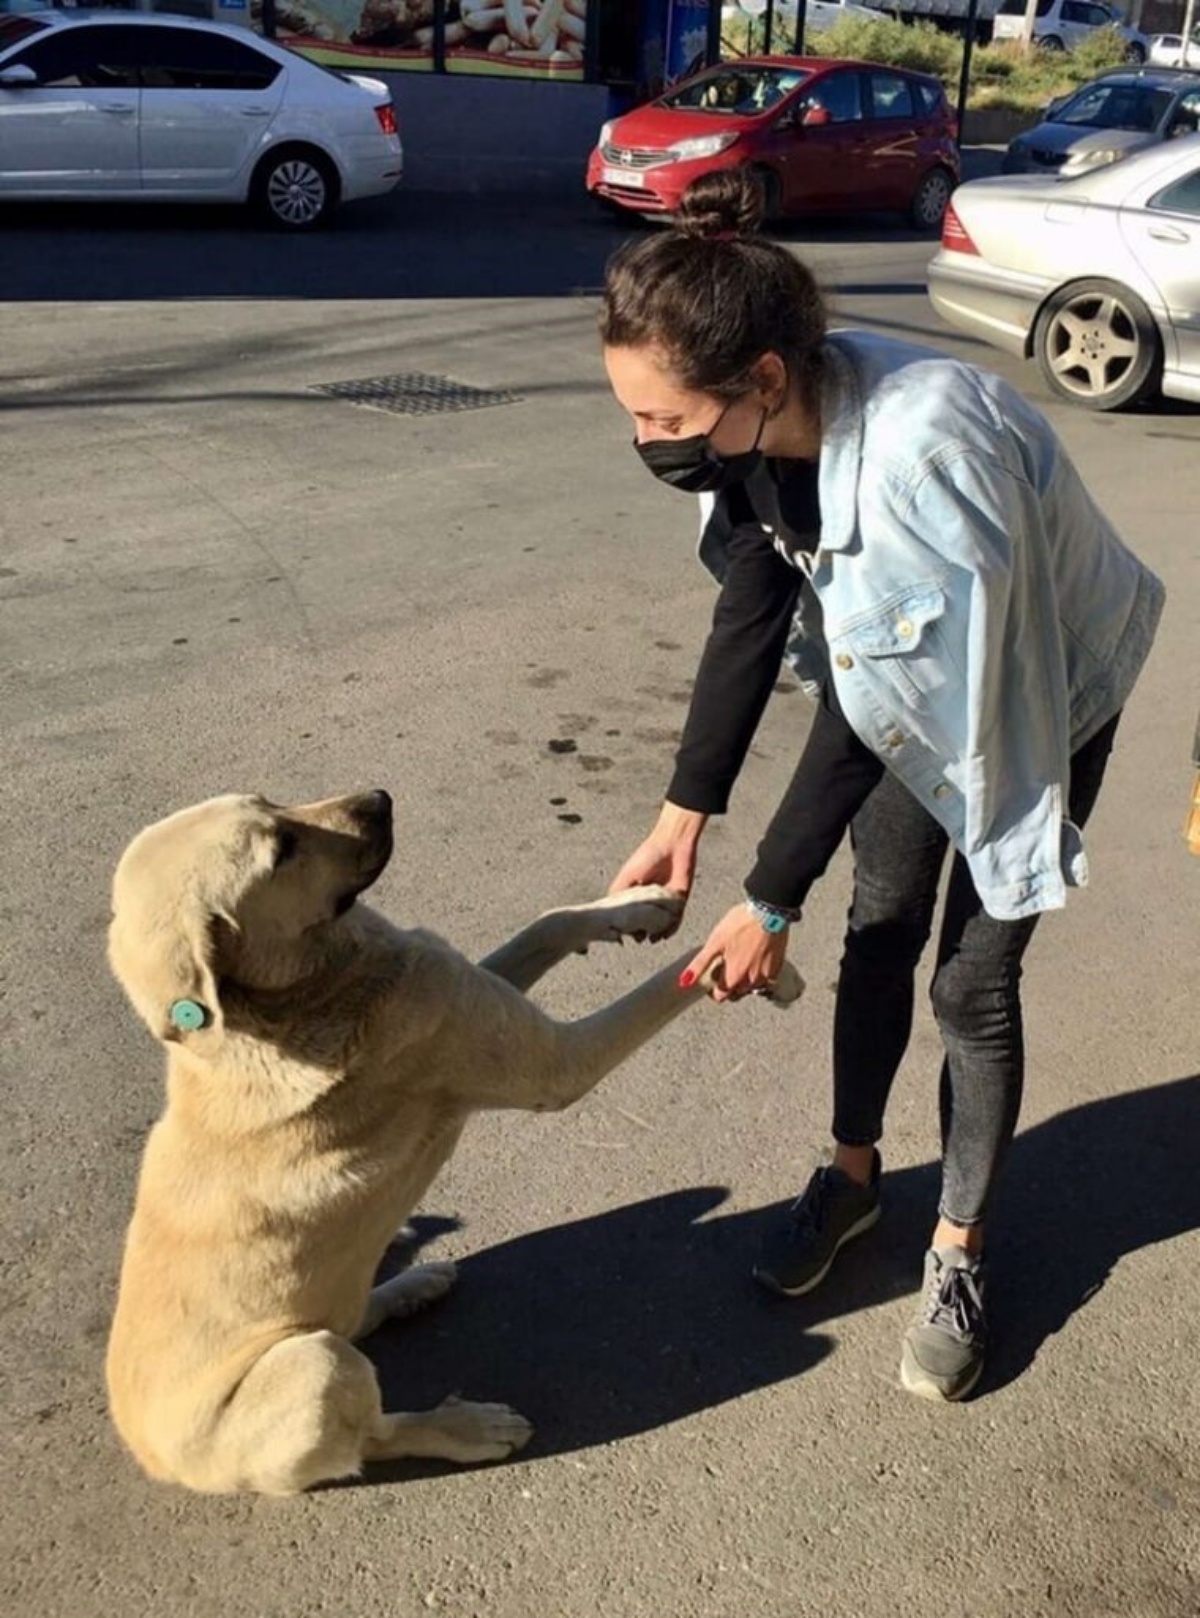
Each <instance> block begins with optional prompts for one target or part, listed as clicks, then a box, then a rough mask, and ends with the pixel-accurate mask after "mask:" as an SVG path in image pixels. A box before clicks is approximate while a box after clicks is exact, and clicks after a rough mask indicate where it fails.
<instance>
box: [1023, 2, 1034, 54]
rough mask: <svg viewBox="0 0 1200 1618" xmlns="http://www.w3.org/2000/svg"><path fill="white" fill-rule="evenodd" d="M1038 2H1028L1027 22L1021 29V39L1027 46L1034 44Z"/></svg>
mask: <svg viewBox="0 0 1200 1618" xmlns="http://www.w3.org/2000/svg"><path fill="white" fill-rule="evenodd" d="M1037 8H1038V0H1027V4H1026V6H1025V21H1024V23H1023V25H1022V28H1021V38H1022V39H1023V40H1024V41H1025V44H1026V45H1032V44H1033V25H1034V23H1035V22H1036V21H1037Z"/></svg>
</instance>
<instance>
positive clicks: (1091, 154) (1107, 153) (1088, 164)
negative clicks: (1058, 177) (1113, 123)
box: [1058, 146, 1126, 175]
mask: <svg viewBox="0 0 1200 1618" xmlns="http://www.w3.org/2000/svg"><path fill="white" fill-rule="evenodd" d="M1125 155H1126V154H1125V149H1124V147H1121V146H1093V147H1090V148H1089V149H1088V150H1087V151H1086V152H1075V153H1073V154H1072V155H1071V156H1070V157H1068V159H1067V161H1066V162H1065V163H1064V164H1063V166H1062V168H1061V169H1059V171H1058V172H1059V173H1060V174H1064V175H1072V174H1090V173H1091V171H1092V170H1093V169H1102V168H1107V166H1108V165H1109V164H1110V163H1119V162H1120V160H1121V159H1122V158H1123V157H1124V156H1125Z"/></svg>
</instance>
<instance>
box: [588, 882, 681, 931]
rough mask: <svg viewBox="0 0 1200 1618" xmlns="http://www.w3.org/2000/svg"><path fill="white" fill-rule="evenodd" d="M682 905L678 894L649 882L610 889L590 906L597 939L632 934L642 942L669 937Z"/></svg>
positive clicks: (676, 922) (678, 918)
mask: <svg viewBox="0 0 1200 1618" xmlns="http://www.w3.org/2000/svg"><path fill="white" fill-rule="evenodd" d="M683 905H684V901H683V900H682V898H680V896H679V894H677V893H672V892H671V890H670V889H669V888H662V887H658V886H657V885H653V884H651V885H647V886H645V887H640V888H625V889H624V890H623V891H622V892H621V893H610V894H609V895H608V897H607V898H605V899H600V900H598V901H597V903H596V904H595V905H594V906H589V909H591V910H592V912H593V914H594V916H595V920H596V925H597V932H596V938H597V941H599V942H605V943H620V942H621V941H622V939H625V938H634V939H637V941H638V942H639V943H641V942H642V941H643V940H644V939H648V938H667V937H669V936H670V934H671V933H673V932H674V931H675V929H676V928H677V927H678V926H679V920H680V917H681V916H682V915H683Z"/></svg>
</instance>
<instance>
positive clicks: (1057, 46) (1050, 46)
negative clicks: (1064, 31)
mask: <svg viewBox="0 0 1200 1618" xmlns="http://www.w3.org/2000/svg"><path fill="white" fill-rule="evenodd" d="M1035 43H1036V44H1037V48H1038V50H1040V51H1065V50H1066V48H1067V47H1066V46H1065V45H1064V44H1063V42H1062V40H1061V39H1059V37H1058V35H1057V34H1046V35H1044V36H1043V38H1041V39H1039V40H1037V41H1036V42H1035Z"/></svg>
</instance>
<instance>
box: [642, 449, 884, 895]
mask: <svg viewBox="0 0 1200 1618" xmlns="http://www.w3.org/2000/svg"><path fill="white" fill-rule="evenodd" d="M729 500H730V515H731V517H732V519H733V522H734V529H733V535H732V539H731V542H730V546H729V556H728V570H727V572H726V575H725V580H724V583H723V584H722V586H721V593H720V596H719V597H718V599H717V605H716V609H715V611H714V613H713V624H712V629H711V630H710V632H709V636H708V640H707V642H706V643H705V647H704V652H703V655H702V657H701V659H700V667H699V670H698V671H697V674H696V684H695V688H694V690H693V692H692V701H691V706H690V708H689V710H688V717H687V723H686V724H685V726H684V731H683V739H682V741H681V742H680V745H679V751H678V753H677V754H676V759H675V773H674V775H673V777H672V779H671V784H670V786H669V787H668V789H667V797H668V799H669V800H670V801H671V802H672V803H675V804H678V805H679V806H680V807H681V808H684V809H695V810H699V811H701V812H702V813H705V814H723V813H724V812H725V809H726V807H727V806H728V802H729V795H730V792H731V791H732V789H733V784H734V782H735V781H736V779H737V777H738V774H739V772H740V770H741V768H742V764H743V763H744V761H745V757H746V753H747V751H748V750H749V747H750V743H751V741H752V740H753V739H754V733H755V731H756V730H757V728H758V724H759V721H760V720H761V718H762V715H763V710H764V709H765V707H766V705H767V700H768V698H769V697H770V695H771V690H772V688H773V687H774V685H775V681H776V679H777V678H778V675H779V668H780V664H781V663H782V660H783V653H784V649H785V647H786V645H787V640H788V634H789V631H790V628H791V624H792V619H793V617H794V615H795V612H796V608H797V605H798V603H799V600H800V592H801V590H803V589H810V588H811V586H810V585H809V584H808V583H807V582H806V580H805V578H804V575H803V573H802V572H801V571H800V569H799V567H798V566H797V564H796V563H795V562H794V561H793V560H790V559H789V558H791V557H794V556H795V555H796V553H797V552H799V551H809V550H815V549H816V547H817V544H818V542H819V528H820V514H819V509H818V506H817V469H816V466H815V464H813V463H811V462H799V463H795V465H794V467H793V469H792V471H791V472H790V474H789V475H788V476H787V477H786V478H784V479H781V480H779V481H776V479H775V476H774V474H773V473H770V474H769V473H767V472H766V470H765V469H764V471H763V472H762V473H760V474H758V475H757V476H755V477H754V478H752V479H751V480H750V481H749V483H748V484H747V485H744V486H743V487H741V488H739V489H735V490H733V491H732V492H731V495H730V496H729ZM785 553H786V554H785ZM883 770H884V766H883V764H882V763H881V762H880V761H879V759H877V758H876V757H875V755H874V753H872V752H871V751H870V749H869V748H867V747H866V746H865V745H864V744H863V743H862V742H861V741H860V740H859V738H858V737H857V735H856V734H855V733H854V731H853V730H852V729H851V728H850V726H849V724H848V723H847V721H846V719H845V717H844V715H843V714H842V711H841V708H840V706H839V704H838V701H837V695H836V693H835V691H834V689H833V684H832V681H826V683H825V685H824V687H823V689H822V692H821V699H820V702H819V704H818V706H817V711H816V714H815V716H814V719H813V724H812V729H811V730H810V731H809V735H808V740H807V742H806V744H805V746H804V750H803V752H802V753H801V755H800V759H799V762H798V763H797V765H796V769H795V772H794V774H793V776H792V779H791V781H790V783H789V784H788V787H787V790H786V791H785V793H784V795H783V799H782V801H781V803H780V805H779V807H778V809H777V810H776V811H775V814H774V815H773V816H772V818H771V822H770V824H769V825H768V827H767V830H766V833H765V835H764V836H763V839H762V841H761V842H760V843H759V845H758V857H757V860H756V862H755V865H754V868H753V870H752V871H751V872H750V874H749V876H748V877H747V878H746V891H747V893H749V894H751V895H752V896H753V897H754V898H756V899H761V900H762V901H763V902H764V903H766V904H774V905H780V906H783V907H785V908H789V909H790V908H799V907H800V906H801V905H802V904H803V902H804V899H805V897H806V896H807V894H808V890H809V888H810V887H811V886H812V884H813V883H814V882H815V881H816V880H817V878H818V877H819V876H820V875H821V874H822V873H823V872H824V870H825V868H826V866H827V865H828V864H829V861H830V860H831V859H832V858H833V855H834V853H835V852H836V850H837V847H838V844H839V843H840V842H841V840H842V838H843V836H844V835H845V832H846V828H847V827H848V826H849V824H850V822H851V820H853V818H854V816H855V814H856V813H857V811H858V809H859V808H860V807H861V805H862V803H863V802H864V800H865V799H866V797H867V795H868V794H869V793H870V791H871V789H872V788H873V787H874V786H875V785H876V784H877V783H878V781H879V779H880V777H881V776H882V774H883Z"/></svg>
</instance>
